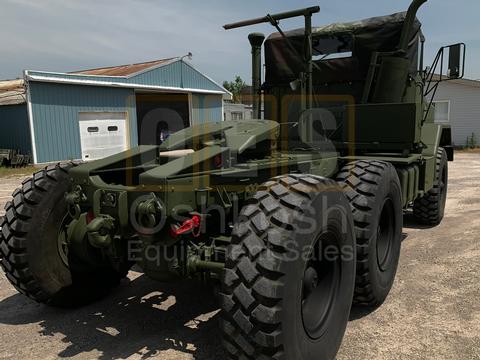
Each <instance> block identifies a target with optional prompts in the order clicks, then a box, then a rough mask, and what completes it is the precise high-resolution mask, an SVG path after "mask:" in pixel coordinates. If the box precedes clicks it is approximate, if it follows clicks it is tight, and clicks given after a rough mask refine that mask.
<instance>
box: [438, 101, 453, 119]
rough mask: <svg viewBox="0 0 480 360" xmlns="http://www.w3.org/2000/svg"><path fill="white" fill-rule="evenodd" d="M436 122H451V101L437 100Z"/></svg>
mask: <svg viewBox="0 0 480 360" xmlns="http://www.w3.org/2000/svg"><path fill="white" fill-rule="evenodd" d="M435 122H437V123H448V122H450V101H435Z"/></svg>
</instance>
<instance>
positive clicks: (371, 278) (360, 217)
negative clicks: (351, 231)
mask: <svg viewBox="0 0 480 360" xmlns="http://www.w3.org/2000/svg"><path fill="white" fill-rule="evenodd" d="M337 181H338V182H339V183H340V184H341V185H342V187H343V189H344V191H345V195H346V196H347V198H348V200H349V201H350V205H351V208H352V213H353V219H354V221H355V232H356V236H357V278H356V284H355V295H354V301H353V302H354V304H355V305H363V306H369V307H371V306H378V305H380V304H382V303H383V302H384V301H385V299H386V297H387V296H388V293H389V292H390V290H391V288H392V285H393V282H394V280H395V275H396V272H397V267H398V261H399V258H400V247H401V242H402V227H403V213H402V195H401V187H400V181H399V179H398V175H397V173H396V171H395V168H394V167H393V166H392V165H391V164H389V163H387V162H383V161H356V162H352V163H350V164H347V165H346V166H345V167H344V168H343V169H342V171H341V172H340V173H339V174H338V176H337Z"/></svg>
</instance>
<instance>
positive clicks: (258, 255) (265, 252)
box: [0, 0, 465, 360]
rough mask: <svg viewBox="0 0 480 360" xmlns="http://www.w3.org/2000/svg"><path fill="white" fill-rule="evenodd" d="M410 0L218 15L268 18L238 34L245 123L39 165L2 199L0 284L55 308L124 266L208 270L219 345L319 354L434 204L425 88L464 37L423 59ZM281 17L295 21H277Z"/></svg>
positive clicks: (240, 353)
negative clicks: (386, 6)
mask: <svg viewBox="0 0 480 360" xmlns="http://www.w3.org/2000/svg"><path fill="white" fill-rule="evenodd" d="M425 2H426V0H415V1H413V3H412V4H411V6H410V8H409V10H408V11H407V12H404V13H399V14H394V15H390V16H384V17H377V18H372V19H367V20H363V21H357V22H353V23H346V24H333V25H328V26H321V27H313V26H312V17H313V15H314V14H316V13H318V12H319V11H320V9H319V8H318V7H313V8H307V9H301V10H297V11H291V12H287V13H282V14H273V15H267V16H265V17H262V18H258V19H253V20H248V21H243V22H240V23H235V24H229V25H226V26H225V29H234V28H239V27H244V26H253V25H255V24H260V23H270V24H271V25H272V26H274V27H275V28H276V30H277V31H276V32H275V33H273V34H272V35H270V36H269V37H268V38H267V39H265V36H264V35H263V34H260V33H252V34H250V35H249V41H250V44H251V48H252V84H253V86H252V101H253V104H254V106H253V109H254V115H255V120H245V121H223V122H217V123H215V122H210V123H203V124H197V125H193V126H191V127H189V128H186V129H184V130H182V131H179V132H177V133H174V134H172V135H171V136H170V137H169V138H168V139H167V140H166V141H164V142H162V143H159V145H156V146H139V147H136V148H133V149H130V150H128V151H126V152H123V153H120V154H117V155H114V156H110V157H107V158H105V159H102V160H97V161H92V162H88V163H83V164H79V163H75V162H70V163H61V164H57V165H51V166H47V167H45V168H44V169H42V170H40V171H38V172H37V173H35V174H34V175H33V177H32V178H31V179H28V180H26V181H24V182H23V184H22V186H21V187H20V188H19V189H18V190H16V191H15V192H14V193H13V197H12V200H11V201H10V202H9V203H8V204H7V205H6V207H5V211H6V215H5V217H4V219H3V221H2V223H1V239H0V257H1V265H2V267H3V269H4V271H5V274H6V276H7V278H8V280H9V281H10V282H11V283H12V285H13V286H14V287H15V288H16V289H17V290H18V291H19V292H21V293H22V294H24V295H26V296H28V297H30V298H31V299H33V300H35V301H37V302H41V303H45V304H48V305H53V306H75V305H82V304H84V303H86V302H90V301H93V300H95V299H98V298H99V297H100V296H103V295H104V294H106V293H107V292H108V291H109V290H110V289H111V288H113V287H114V286H116V285H117V284H118V283H119V282H120V280H121V279H122V278H124V277H125V276H126V275H127V273H128V271H129V269H130V268H131V267H132V266H133V265H136V266H138V268H140V269H141V271H143V272H144V274H145V275H147V276H149V277H150V278H152V279H155V280H158V281H160V282H166V281H169V282H179V281H182V280H183V279H196V280H198V281H200V282H201V283H205V284H209V283H214V284H219V286H220V290H219V292H218V293H219V305H220V307H221V309H222V316H221V318H222V319H221V324H220V328H221V330H219V332H220V331H221V332H222V333H223V337H224V345H225V351H226V354H228V357H230V358H232V359H290V360H293V359H295V360H296V359H305V360H313V359H315V360H317V359H333V358H334V357H335V356H336V353H337V351H338V349H339V347H340V344H341V341H342V339H343V336H344V333H345V329H346V326H347V322H348V319H349V313H350V309H351V306H352V304H353V305H355V306H364V307H369V308H372V307H373V308H374V307H377V306H379V305H381V304H382V303H383V302H384V301H385V299H386V297H387V295H388V293H389V291H390V289H391V288H392V284H393V282H394V278H395V274H396V271H397V265H398V262H399V256H400V246H401V242H402V226H403V216H404V215H405V214H407V213H409V216H411V217H413V218H414V219H416V221H418V222H419V223H422V224H425V225H428V226H435V225H438V224H439V223H440V222H441V221H442V218H443V216H444V211H445V201H446V196H447V184H448V160H453V147H452V141H451V129H450V127H449V126H446V125H445V124H441V125H440V124H436V123H435V122H434V103H433V99H434V95H435V92H436V89H437V88H438V84H439V83H440V82H441V81H448V80H450V79H457V78H461V77H462V76H463V72H464V58H465V56H464V54H465V45H464V44H455V45H452V46H449V47H444V48H441V49H440V51H439V52H438V55H437V57H436V59H435V62H434V64H433V65H432V66H431V67H428V68H426V70H425V67H424V61H423V58H424V43H425V38H424V36H423V33H422V31H421V24H420V22H419V21H418V19H417V16H416V14H417V11H418V9H419V8H420V6H421V5H423V4H424V3H425ZM293 17H303V18H304V20H305V26H304V27H303V28H301V29H297V30H291V31H284V29H282V27H281V21H282V20H284V19H289V18H293ZM226 36H229V35H228V33H227V35H226ZM262 47H263V49H264V55H265V59H264V64H265V76H264V77H263V76H262V63H263V62H262ZM161 286H162V285H161V284H159V287H161ZM193 299H194V298H192V301H193Z"/></svg>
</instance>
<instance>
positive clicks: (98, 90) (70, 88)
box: [0, 58, 231, 164]
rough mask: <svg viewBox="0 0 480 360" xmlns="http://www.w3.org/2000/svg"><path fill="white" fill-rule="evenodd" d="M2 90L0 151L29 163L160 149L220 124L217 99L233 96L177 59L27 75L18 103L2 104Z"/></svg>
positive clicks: (28, 72) (19, 91) (219, 103)
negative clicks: (198, 127) (188, 130)
mask: <svg viewBox="0 0 480 360" xmlns="http://www.w3.org/2000/svg"><path fill="white" fill-rule="evenodd" d="M0 90H1V83H0ZM7 90H10V95H8V93H3V94H2V92H1V91H0V105H3V106H0V148H13V149H19V150H21V151H22V152H23V153H30V154H31V155H32V157H33V159H34V162H35V164H41V163H49V162H55V161H63V160H69V159H72V160H73V159H82V160H94V159H97V158H100V157H103V156H106V155H109V154H111V153H115V152H119V151H123V150H126V149H129V148H132V147H135V146H137V145H139V144H155V143H159V142H161V141H162V140H164V139H165V138H166V137H168V135H169V134H170V133H171V132H174V131H178V130H180V129H182V128H184V127H186V126H189V125H191V124H197V123H203V122H207V121H209V122H219V121H222V120H223V113H224V111H223V99H224V98H225V97H229V96H231V94H230V93H228V91H227V90H225V89H224V88H223V87H222V86H221V85H219V84H217V83H216V82H215V81H213V80H212V79H210V78H209V77H208V76H206V75H204V74H202V73H201V72H200V71H198V70H197V69H195V68H194V67H193V66H192V65H191V64H189V63H187V62H184V61H183V60H182V59H181V58H174V59H165V60H157V61H153V62H148V63H141V64H133V65H124V66H117V67H108V68H101V69H92V70H85V71H79V72H75V73H51V72H42V71H25V73H24V86H23V94H21V95H19V96H20V97H19V98H18V97H17V99H20V101H13V103H9V101H6V102H5V101H4V103H3V104H2V97H3V99H7V100H11V99H12V96H13V95H12V93H11V90H12V89H7ZM16 91H17V93H16V94H17V95H18V94H20V93H21V90H18V88H17V90H16ZM5 94H7V95H5ZM10 102H11V101H10Z"/></svg>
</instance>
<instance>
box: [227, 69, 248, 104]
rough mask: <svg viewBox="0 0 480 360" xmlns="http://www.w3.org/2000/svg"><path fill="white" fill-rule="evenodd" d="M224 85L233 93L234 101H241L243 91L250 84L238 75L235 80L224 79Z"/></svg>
mask: <svg viewBox="0 0 480 360" xmlns="http://www.w3.org/2000/svg"><path fill="white" fill-rule="evenodd" d="M223 87H224V88H225V89H227V90H228V91H230V92H231V93H232V95H233V102H234V103H241V102H242V91H243V90H244V89H245V88H247V87H248V85H247V84H246V83H245V81H243V80H242V78H241V77H240V76H238V75H237V76H236V77H235V80H234V81H224V82H223Z"/></svg>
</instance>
